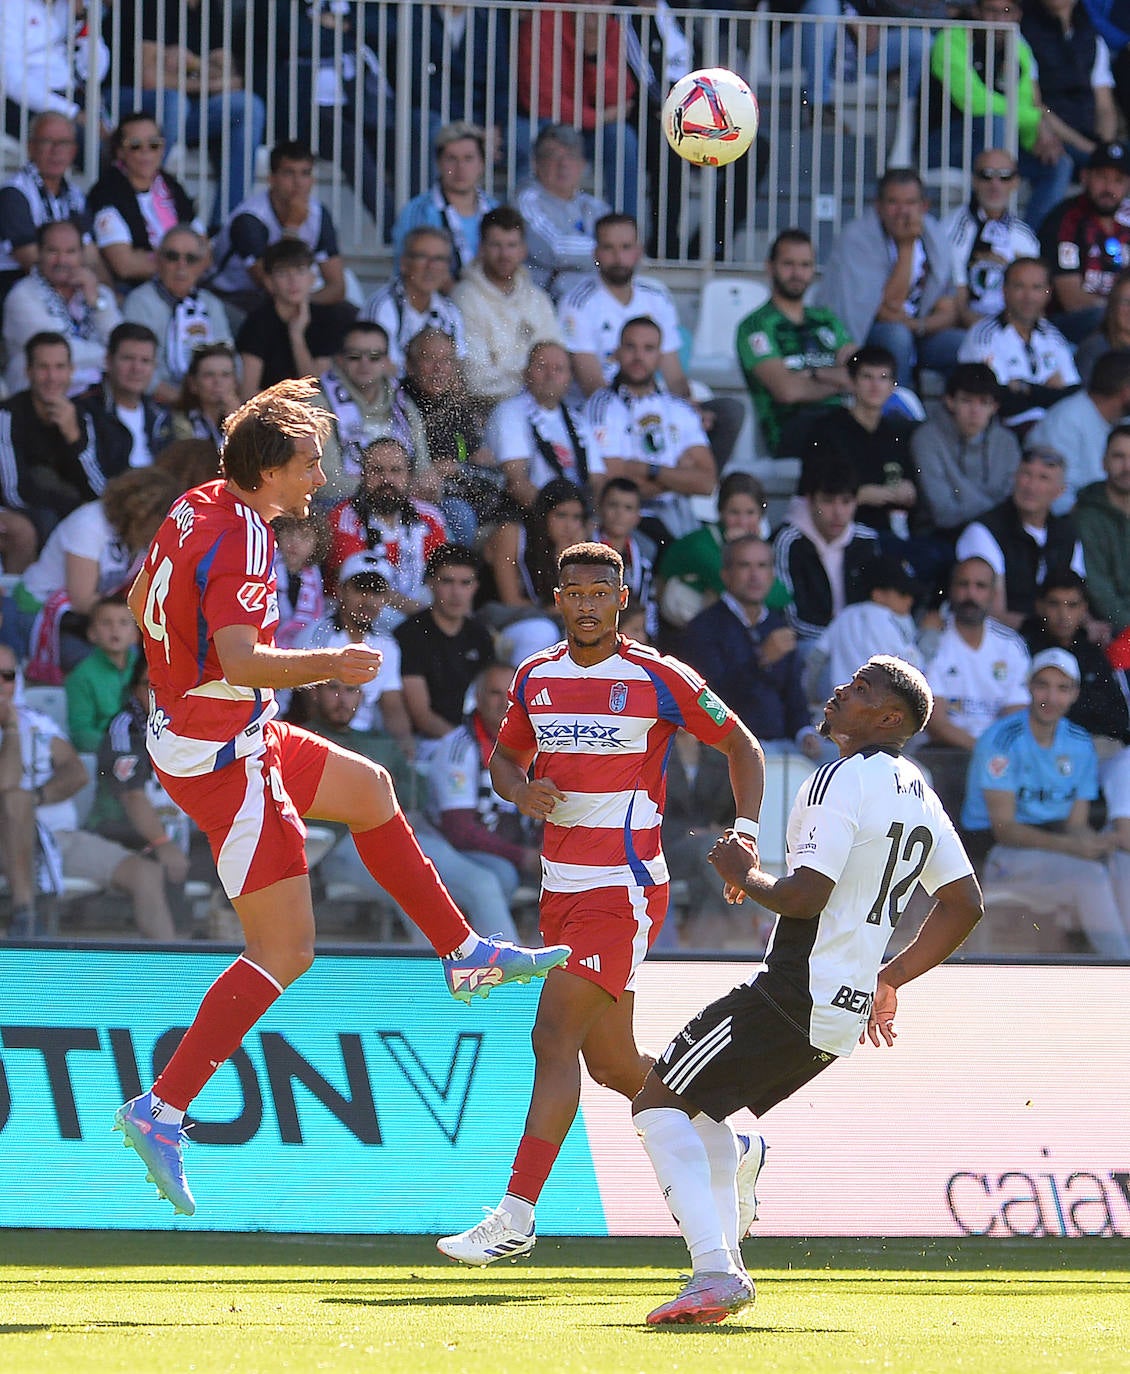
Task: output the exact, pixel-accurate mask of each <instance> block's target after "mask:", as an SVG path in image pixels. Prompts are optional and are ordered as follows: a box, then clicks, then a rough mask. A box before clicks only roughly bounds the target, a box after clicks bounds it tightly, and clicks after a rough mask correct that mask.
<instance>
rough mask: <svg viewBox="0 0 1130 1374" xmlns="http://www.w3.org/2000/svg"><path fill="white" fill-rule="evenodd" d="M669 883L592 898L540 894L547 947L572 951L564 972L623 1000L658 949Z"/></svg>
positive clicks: (594, 892) (602, 890)
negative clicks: (649, 954)
mask: <svg viewBox="0 0 1130 1374" xmlns="http://www.w3.org/2000/svg"><path fill="white" fill-rule="evenodd" d="M668 892H669V889H668V885H667V883H660V884H658V885H657V886H655V887H594V888H592V889H591V890H590V891H588V892H542V894H541V921H540V925H541V935H542V939H543V940H544V941H545V943H546V944H547V945H570V946H571V947H572V950H573V953H572V954H571V955H570V956H569V960H568V962H567V963H566V964H564V965H563V966H562V967H563V968H564V969H565V972H566V973H573V974H576V976H577V977H578V978H587V979H588V980H589V982H590V983H595V984H596V985H597V986H598V987H601V988H603V989H604V990H605V992H607V993H611V995H612V996H613V997H615V998H616V999H617V1000H619V997H620V994H621V993H622V992H631V991H632V988H633V985H634V981H635V972H636V969H637V968H639V966H640V964H642V963H643V959H644V955H645V954H646V953H647V952H648V950H649V949H650V948H651V946H652V945H653V944H654V943H655V938H656V936H657V935H658V934H659V932H660V930H661V929H662V928H663V918H664V917H665V916H666V915H667V898H668Z"/></svg>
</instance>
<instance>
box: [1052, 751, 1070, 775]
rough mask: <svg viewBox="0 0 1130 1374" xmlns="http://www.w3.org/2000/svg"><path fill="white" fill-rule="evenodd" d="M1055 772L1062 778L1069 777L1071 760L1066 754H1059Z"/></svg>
mask: <svg viewBox="0 0 1130 1374" xmlns="http://www.w3.org/2000/svg"><path fill="white" fill-rule="evenodd" d="M1055 767H1056V772H1057V773H1058V774H1059V775H1060V777H1062V778H1069V777H1070V776H1071V759H1070V758H1069V757H1068V756H1067V755H1066V754H1060V755H1059V756H1058V757H1057V758H1056V761H1055Z"/></svg>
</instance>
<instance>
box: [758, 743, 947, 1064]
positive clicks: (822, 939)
mask: <svg viewBox="0 0 1130 1374" xmlns="http://www.w3.org/2000/svg"><path fill="white" fill-rule="evenodd" d="M785 838H786V844H787V850H788V871H789V872H790V873H794V872H795V871H796V870H797V869H798V868H811V869H814V870H815V871H816V872H817V873H822V874H823V875H824V877H826V878H831V879H832V880H833V882H834V883H835V887H834V888H833V889H832V892H831V895H830V896H829V898H828V901H827V903H826V904H825V907H824V910H823V911H822V912H821V913H820V915H819V916H817V917H815V918H814V919H812V920H810V921H802V920H796V919H793V918H789V917H784V916H779V917H778V918H777V924H776V925H775V926H774V928H773V934H772V935H771V937H770V939H769V948H768V951H767V953H766V956H765V964H766V967H765V970H764V972H761V973H758V974H757V975H756V976H755V977H754V978H753V979H751V980H750V981H751V982H754V983H760V980H762V979H764V987H765V990H766V992H767V993H768V995H769V996H770V997H771V998H772V999H773V1000H774V1001H777V1000H778V999H779V998H780V992H778V991H777V990H776V988H775V986H774V985H775V984H776V985H780V986H781V987H782V988H785V987H787V988H788V990H789V993H790V994H791V995H790V996H789V997H788V1002H789V1005H788V1006H787V1007H785V1008H784V1010H786V1011H787V1012H788V1013H789V1014H790V1015H792V1016H793V1017H794V1019H798V1020H799V1019H800V1018H801V1017H806V1023H802V1024H803V1025H804V1029H805V1030H807V1032H808V1038H809V1042H810V1043H811V1044H812V1045H813V1046H814V1047H815V1048H816V1049H818V1050H823V1051H825V1052H826V1053H827V1054H839V1055H847V1054H850V1053H851V1052H852V1050H853V1049H854V1048H855V1045H856V1043H857V1042H858V1040H859V1036H860V1033H861V1032H862V1031H863V1029H864V1027H865V1026H866V1025H867V1019H868V1017H869V1015H870V1013H871V1003H872V999H873V998H874V995H875V982H876V977H877V975H878V972H879V967H880V965H881V964H882V962H883V951H884V950H885V949H886V947H887V943H888V941H889V940H890V938H891V931H892V930H893V929H894V927H895V926H896V925H897V924H898V920H899V917H900V916H901V915H902V914H903V912H904V911H905V910H906V906H907V903H908V902H909V900H910V897H911V894H912V893H913V891H914V889H915V886H916V885H917V884H919V883H921V885H922V886H923V887H924V888H925V889H926V891H927V892H929V893H934V892H936V891H937V890H938V888H939V887H944V886H945V885H946V884H947V883H952V882H956V881H957V879H958V878H963V877H965V876H966V875H967V874H970V873H972V872H973V865H972V864H971V863H970V862H969V856H968V855H967V854H966V852H965V849H964V848H963V846H962V843H961V841H960V840H959V839H958V837H957V833H956V831H955V830H954V828H953V824H952V822H951V821H950V819H949V817H948V816H947V815H946V813H945V811H944V810H943V809H942V804H941V802H940V801H939V800H938V798H937V797H936V796H935V794H934V792H933V791H932V790H931V789H930V787H928V786H927V784H926V780H925V779H924V778H923V776H922V774H921V772H920V771H919V770H918V768H917V767H916V766H915V765H914V764H913V763H911V762H910V761H909V759H906V758H903V756H902V755H901V754H897V753H894V752H888V751H887V750H885V749H868V750H865V751H864V752H863V753H860V754H852V755H850V756H849V757H847V758H842V759H837V760H836V761H835V762H834V763H828V764H825V765H824V767H823V768H818V769H817V770H816V772H815V773H813V775H812V777H811V778H808V779H807V780H806V781H805V782H804V783H803V784H802V786H801V789H800V792H799V793H798V794H797V798H796V801H795V802H794V803H793V809H792V812H791V813H790V815H789V823H788V827H787V830H786V832H785ZM798 995H801V996H798Z"/></svg>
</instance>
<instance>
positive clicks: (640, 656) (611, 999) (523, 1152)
mask: <svg viewBox="0 0 1130 1374" xmlns="http://www.w3.org/2000/svg"><path fill="white" fill-rule="evenodd" d="M623 574H624V565H623V562H622V561H621V558H620V555H619V554H618V553H617V552H616V551H615V550H614V549H610V548H608V547H607V546H606V545H604V544H575V545H573V547H572V548H569V549H566V550H565V552H564V553H563V554H562V555H561V557H560V559H559V561H558V584H559V585H558V588H557V591H556V592H555V594H554V597H555V601H556V603H557V607H558V609H559V611H560V612H561V616H562V619H563V620H564V622H565V634H566V639H565V642H564V643H563V644H558V645H556V646H555V647H554V648H552V649H547V650H546V651H545V652H544V653H540V654H535V655H534V656H533V657H532V658H528V659H526V661H525V662H524V663H523V664H522V665H521V666H520V667H519V668H518V671H517V673H516V674H515V676H514V681H513V683H512V685H511V688H510V705H509V709H508V710H507V713H506V717H505V719H504V720H503V722H502V728H501V729H500V731H499V735H498V743H497V744H496V746H495V749H494V753H493V754H492V756H491V761H490V771H491V778H492V780H493V782H494V788H495V791H496V792H498V794H499V795H500V796H502V797H505V798H506V799H507V800H508V801H511V802H513V803H514V804H515V805H516V806H517V807H518V809H519V810H520V811H521V812H522V813H523V815H526V816H530V817H533V818H534V819H535V820H541V821H544V822H545V837H544V841H543V850H542V901H541V928H542V935H543V936H544V938H546V939H552V940H554V941H556V940H560V941H562V942H563V943H565V944H568V945H570V946H571V947H572V951H573V952H572V954H571V955H570V956H569V959H568V961H567V963H565V964H564V965H563V966H562V967H561V968H558V969H555V970H554V971H553V972H552V973H551V974H550V976H549V977H548V979H547V980H546V984H545V987H544V988H543V989H542V994H541V1000H540V1002H539V1004H538V1014H537V1021H536V1023H535V1025H534V1031H533V1045H534V1058H535V1071H534V1086H533V1093H532V1096H531V1099H530V1109H529V1113H528V1115H527V1117H526V1127H525V1132H524V1134H523V1136H522V1140H521V1142H520V1144H519V1146H518V1152H517V1155H516V1157H515V1160H514V1167H513V1171H512V1173H511V1175H510V1186H509V1188H508V1189H507V1191H506V1194H505V1196H504V1197H503V1199H502V1201H501V1202H500V1203H499V1205H498V1206H497V1207H496V1208H495V1209H494V1210H493V1211H488V1215H487V1217H486V1220H484V1221H481V1222H480V1223H479V1224H478V1225H477V1226H473V1227H471V1229H470V1230H468V1231H464V1232H462V1233H461V1234H460V1235H456V1236H445V1237H444V1238H443V1239H442V1240H440V1241H439V1242H438V1247H439V1249H440V1251H441V1252H442V1253H443V1254H445V1255H448V1256H449V1257H450V1258H452V1259H456V1260H461V1261H462V1262H463V1263H464V1264H475V1265H484V1264H490V1263H492V1261H494V1260H498V1259H503V1258H507V1257H510V1258H513V1257H516V1256H518V1255H524V1254H528V1253H529V1252H530V1251H531V1250H532V1249H533V1248H534V1243H535V1239H536V1237H535V1233H534V1204H535V1203H536V1202H537V1200H538V1196H539V1194H540V1193H541V1190H542V1188H543V1186H544V1184H545V1182H546V1179H547V1178H548V1177H549V1172H550V1169H551V1168H552V1167H553V1163H554V1160H555V1159H556V1157H557V1152H558V1150H559V1149H560V1147H561V1143H562V1141H564V1139H565V1135H566V1133H567V1132H568V1130H569V1127H570V1126H571V1125H572V1123H573V1118H574V1117H575V1116H576V1114H577V1107H578V1104H579V1102H580V1090H581V1066H580V1060H581V1057H582V1056H583V1057H584V1060H585V1064H586V1066H587V1068H588V1071H589V1073H590V1074H591V1075H592V1077H593V1078H594V1079H595V1080H596V1081H597V1082H598V1083H602V1084H604V1085H605V1086H606V1087H609V1088H612V1089H614V1090H615V1091H616V1092H618V1093H621V1094H623V1096H624V1097H626V1098H628V1099H629V1100H630V1099H631V1098H633V1097H634V1096H635V1095H636V1094H637V1093H638V1092H639V1090H640V1088H641V1087H642V1086H643V1082H644V1079H645V1078H646V1076H647V1073H648V1070H649V1069H650V1068H651V1065H652V1063H653V1062H654V1061H653V1060H652V1058H651V1057H650V1056H649V1055H645V1054H641V1053H640V1051H639V1049H638V1048H637V1047H636V1041H635V1034H634V1031H633V1028H632V1007H633V1001H634V994H633V992H632V983H633V975H634V973H635V970H636V968H637V967H638V965H639V964H640V962H641V961H642V960H643V957H644V955H645V954H646V953H647V950H648V947H649V946H650V945H651V943H652V942H653V941H654V939H655V937H656V935H658V933H659V929H660V927H661V926H662V924H663V918H664V916H665V915H666V912H667V896H668V891H667V889H668V879H667V865H666V862H665V861H664V858H663V851H662V848H661V846H660V827H661V825H662V823H663V804H664V799H665V795H666V761H667V756H668V754H669V752H670V749H671V746H672V743H673V739H674V735H675V732H676V730H678V729H679V728H680V727H682V728H684V729H686V730H689V731H690V732H691V734H693V735H695V736H696V737H697V738H698V739H700V740H702V741H703V742H704V743H706V744H711V745H713V746H714V748H716V749H719V750H721V751H722V752H723V753H724V754H726V755H728V757H729V763H730V782H731V786H732V788H733V792H734V800H735V802H736V805H737V813H738V819H737V820H736V822H735V827H736V828H737V829H738V830H740V831H741V832H742V833H743V834H744V835H745V836H746V837H747V839H748V842H749V843H750V844H751V845H752V851H753V852H756V848H757V846H756V838H757V819H756V818H757V815H758V812H759V811H760V809H761V798H762V793H763V791H764V787H765V760H764V757H763V755H762V752H761V746H760V745H759V744H758V743H757V741H756V740H755V739H754V738H753V736H752V735H751V734H750V733H749V731H748V730H746V728H745V727H744V726H743V725H742V724H741V722H740V721H739V720H738V719H737V717H736V716H734V715H733V713H732V712H731V711H730V710H729V708H728V707H727V706H725V705H724V704H723V703H722V702H721V701H720V700H719V699H718V698H717V697H716V696H715V695H714V693H713V692H712V691H711V690H710V689H709V688H708V687H707V686H706V684H705V682H703V680H702V678H701V677H699V675H698V674H697V673H696V672H695V671H694V670H693V669H691V668H688V667H686V666H685V665H684V664H682V663H679V662H678V661H677V660H676V659H673V658H666V657H663V656H661V655H660V654H658V653H656V652H655V651H654V650H653V649H649V648H645V647H644V646H643V645H641V644H636V643H634V642H633V641H632V640H629V639H625V638H624V637H623V636H622V635H620V634H619V633H618V631H617V618H618V616H619V614H620V612H621V611H622V610H623V609H624V607H625V605H626V604H627V600H628V589H627V588H626V587H625V586H624V581H623ZM531 764H532V765H533V776H532V777H530V775H529V772H530V765H531ZM756 1149H757V1151H758V1158H760V1150H761V1142H760V1141H758V1142H757V1146H756Z"/></svg>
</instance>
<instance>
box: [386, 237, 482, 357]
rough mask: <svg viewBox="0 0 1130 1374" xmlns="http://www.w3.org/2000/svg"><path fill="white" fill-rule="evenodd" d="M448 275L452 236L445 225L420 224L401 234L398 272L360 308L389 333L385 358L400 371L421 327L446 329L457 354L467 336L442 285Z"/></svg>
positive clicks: (461, 351)
mask: <svg viewBox="0 0 1130 1374" xmlns="http://www.w3.org/2000/svg"><path fill="white" fill-rule="evenodd" d="M450 275H451V235H450V233H449V232H448V231H447V229H446V228H438V227H436V226H433V225H427V224H422V225H421V226H420V227H419V228H418V229H410V230H409V231H408V233H407V234H405V236H404V250H403V252H402V253H401V254H400V275H399V276H398V277H393V278H392V280H391V281H390V282H388V283H387V285H385V286H382V287H381V288H380V290H379V291H374V292H373V294H372V295H371V296H370V297H369V299H368V300H367V301H366V302H365V304H364V305H363V306H362V307H361V318H362V319H363V320H375V321H376V323H377V324H379V325H380V326H381V327H382V328H383V329H384V331H385V333H386V334H387V335H388V356H389V361H390V362H391V363H392V365H393V367H394V368H395V369H396V371H397V373H399V374H403V372H404V366H405V362H406V359H407V349H408V345H409V343H411V341H412V340H413V339H414V338H415V337H416V335H417V334H419V332H420V330H421V329H427V328H432V329H439V330H441V331H442V332H443V333H444V334H450V336H451V338H452V339H453V340H454V343H455V354H456V356H457V357H459V358H464V357H466V355H467V338H466V333H465V331H464V329H463V316H462V315H461V314H460V312H459V307H458V306H457V305H456V304H455V302H454V301H453V300H452V299H451V298H450V296H445V295H444V294H443V292H442V291H441V290H440V287H441V286H442V285H443V284H444V283H445V282H447V281H448V279H449V278H450Z"/></svg>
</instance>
